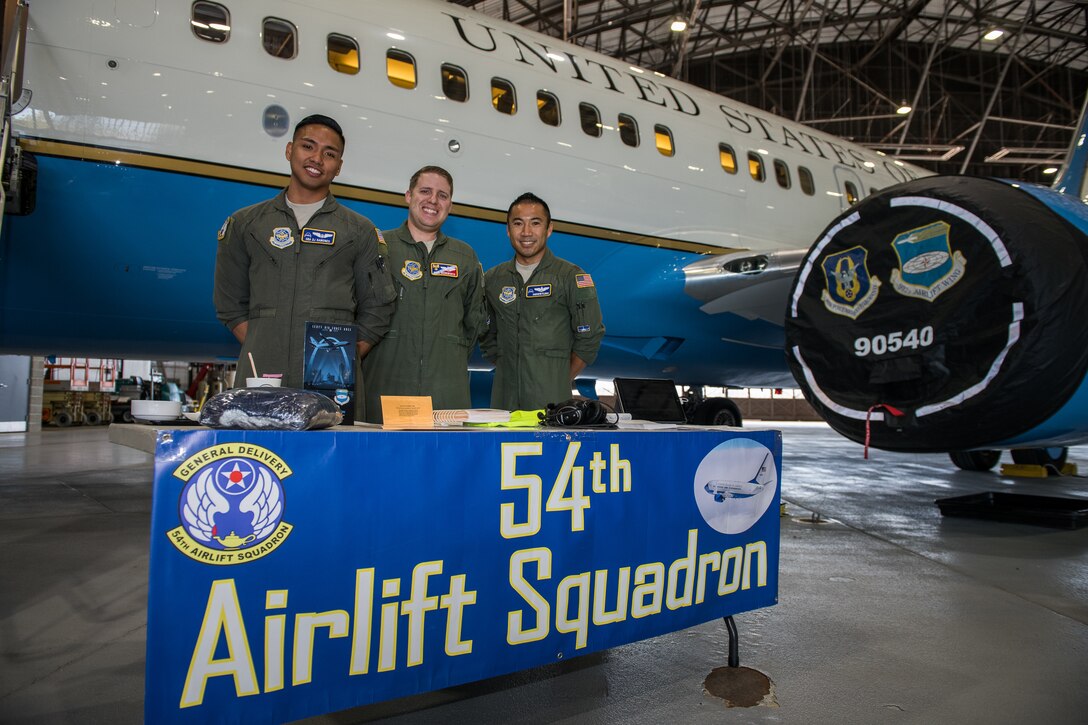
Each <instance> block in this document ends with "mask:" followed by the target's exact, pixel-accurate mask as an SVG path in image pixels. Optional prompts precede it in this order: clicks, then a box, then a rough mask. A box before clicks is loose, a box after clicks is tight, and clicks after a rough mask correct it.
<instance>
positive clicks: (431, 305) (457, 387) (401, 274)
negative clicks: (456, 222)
mask: <svg viewBox="0 0 1088 725" xmlns="http://www.w3.org/2000/svg"><path fill="white" fill-rule="evenodd" d="M404 199H405V201H407V202H408V219H407V220H406V221H405V222H404V224H402V225H401V226H400V227H398V228H397V229H393V230H390V231H386V232H382V236H383V237H385V240H386V244H387V245H388V248H389V252H388V254H389V256H388V257H387V260H388V263H389V270H390V272H392V274H393V279H394V282H395V284H396V287H397V289H398V293H397V311H396V313H395V314H394V315H393V322H392V326H391V327H390V329H389V332H387V333H386V335H385V337H384V338H383V339H382V341H381V343H379V344H378V346H377V347H375V348H374V350H373V351H372V352H371V353H370V355H369V356H368V357H367V359H366V361H365V362H364V364H363V370H364V377H365V379H366V419H367V421H369V422H371V423H381V422H382V405H381V396H383V395H429V396H431V405H432V406H433V407H434V409H435V410H441V409H448V408H468V407H470V406H471V403H472V401H471V397H470V394H469V377H468V358H469V355H470V354H471V353H472V348H473V346H474V345H475V344H476V337H477V334H478V333H479V328H480V327H481V325H482V324H483V321H484V315H485V312H484V300H483V268H482V267H481V266H480V260H479V259H478V258H477V257H476V252H475V251H473V249H472V247H470V246H469V245H468V244H465V243H464V242H462V241H461V240H460V239H454V238H453V237H448V236H446V235H445V234H443V233H442V224H443V223H444V222H445V221H446V217H448V216H449V213H450V207H451V206H452V204H453V177H452V176H450V173H449V172H448V171H446V170H445V169H443V168H442V167H440V166H424V167H423V168H422V169H420V170H419V171H417V172H416V173H415V174H414V175H413V176H412V179H411V181H410V182H409V183H408V191H407V192H405V194H404Z"/></svg>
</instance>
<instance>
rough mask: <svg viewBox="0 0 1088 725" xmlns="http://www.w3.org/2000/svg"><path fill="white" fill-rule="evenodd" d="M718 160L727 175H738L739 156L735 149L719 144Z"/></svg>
mask: <svg viewBox="0 0 1088 725" xmlns="http://www.w3.org/2000/svg"><path fill="white" fill-rule="evenodd" d="M718 160H719V161H721V162H722V170H723V171H725V173H727V174H735V173H737V154H736V152H735V151H733V147H732V146H729V145H727V144H724V143H720V144H718Z"/></svg>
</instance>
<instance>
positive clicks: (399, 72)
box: [385, 48, 416, 88]
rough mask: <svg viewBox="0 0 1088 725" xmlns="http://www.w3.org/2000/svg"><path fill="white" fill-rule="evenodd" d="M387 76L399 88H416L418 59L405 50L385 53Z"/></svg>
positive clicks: (392, 50)
mask: <svg viewBox="0 0 1088 725" xmlns="http://www.w3.org/2000/svg"><path fill="white" fill-rule="evenodd" d="M385 75H386V76H387V77H388V78H389V82H390V83H392V84H393V85H395V86H396V87H398V88H415V87H416V59H415V58H413V57H412V56H411V55H409V54H408V53H405V52H404V51H403V50H396V49H393V48H390V49H389V50H387V51H385Z"/></svg>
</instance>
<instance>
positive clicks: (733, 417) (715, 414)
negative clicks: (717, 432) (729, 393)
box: [694, 398, 743, 428]
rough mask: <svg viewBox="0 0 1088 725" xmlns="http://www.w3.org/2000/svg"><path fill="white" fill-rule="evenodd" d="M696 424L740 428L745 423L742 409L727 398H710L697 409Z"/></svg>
mask: <svg viewBox="0 0 1088 725" xmlns="http://www.w3.org/2000/svg"><path fill="white" fill-rule="evenodd" d="M694 418H695V421H694V422H695V423H697V424H699V425H727V426H730V427H733V428H739V427H740V426H741V424H742V423H743V420H742V419H741V415H740V408H738V407H737V405H736V403H734V402H733V401H732V400H728V399H726V398H710V399H709V400H704V401H703V402H701V403H699V405H698V406H697V407H696V408H695V415H694Z"/></svg>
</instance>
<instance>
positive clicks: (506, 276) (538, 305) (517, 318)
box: [480, 193, 604, 410]
mask: <svg viewBox="0 0 1088 725" xmlns="http://www.w3.org/2000/svg"><path fill="white" fill-rule="evenodd" d="M551 233H552V217H551V210H550V209H549V208H548V204H547V203H546V202H545V201H544V200H543V199H541V198H540V197H538V196H536V195H534V194H531V193H525V194H522V195H521V196H519V197H518V198H517V199H515V200H514V202H513V203H512V204H511V205H510V209H509V210H508V211H507V214H506V234H507V236H509V237H510V246H511V247H513V248H514V258H513V259H511V260H509V261H506V262H503V263H502V264H499V265H497V266H495V267H492V268H491V269H489V270H487V274H486V275H484V296H485V299H486V301H487V310H488V319H489V325H488V327H487V330H486V332H485V333H484V335H483V336H482V337H481V339H480V348H481V349H482V350H483V353H484V356H485V357H486V358H487V359H488V360H490V361H491V362H493V363H495V381H494V383H493V384H492V387H491V406H492V407H494V408H502V409H505V410H537V409H539V408H543V407H545V406H546V405H547V404H548V403H560V402H562V401H564V400H566V399H568V398H570V394H571V384H572V382H573V380H574V378H575V377H576V376H577V375H578V374H579V373H580V372H581V371H582V370H583V369H584V368H585V367H586V366H587V365H590V364H592V363H593V361H594V360H595V359H596V358H597V351H598V350H599V349H600V347H601V339H602V338H603V337H604V324H603V323H602V322H601V306H600V303H599V302H598V300H597V288H596V287H595V286H594V284H593V278H592V277H590V276H589V275H588V274H586V273H585V272H583V271H582V270H581V269H580V268H578V267H577V266H575V265H573V264H571V263H570V262H567V261H566V260H563V259H560V258H559V257H557V256H555V255H554V254H552V252H551V250H550V249H548V237H550V236H551Z"/></svg>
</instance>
